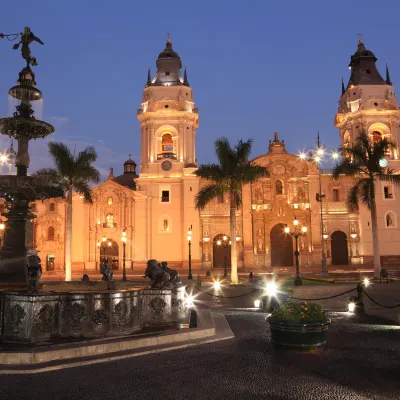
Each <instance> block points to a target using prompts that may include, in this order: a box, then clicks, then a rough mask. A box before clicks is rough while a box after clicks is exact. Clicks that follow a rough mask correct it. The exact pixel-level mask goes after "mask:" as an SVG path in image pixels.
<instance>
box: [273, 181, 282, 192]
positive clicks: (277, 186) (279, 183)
mask: <svg viewBox="0 0 400 400" xmlns="http://www.w3.org/2000/svg"><path fill="white" fill-rule="evenodd" d="M275 192H276V194H283V185H282V181H276V183H275Z"/></svg>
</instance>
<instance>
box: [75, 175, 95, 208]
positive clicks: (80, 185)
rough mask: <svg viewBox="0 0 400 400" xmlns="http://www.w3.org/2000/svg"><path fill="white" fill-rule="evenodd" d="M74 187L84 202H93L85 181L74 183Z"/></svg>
mask: <svg viewBox="0 0 400 400" xmlns="http://www.w3.org/2000/svg"><path fill="white" fill-rule="evenodd" d="M74 189H75V190H76V191H77V192H78V193H79V194H81V195H83V198H84V200H85V202H86V203H90V204H92V203H93V199H92V194H91V191H90V187H89V184H88V183H87V182H84V181H81V182H77V183H75V184H74Z"/></svg>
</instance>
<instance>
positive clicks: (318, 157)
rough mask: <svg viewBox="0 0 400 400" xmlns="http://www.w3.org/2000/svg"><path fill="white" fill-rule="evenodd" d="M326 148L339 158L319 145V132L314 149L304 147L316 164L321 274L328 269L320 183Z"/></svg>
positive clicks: (325, 272) (336, 153)
mask: <svg viewBox="0 0 400 400" xmlns="http://www.w3.org/2000/svg"><path fill="white" fill-rule="evenodd" d="M327 150H330V151H332V153H331V154H330V156H331V158H332V159H333V160H337V159H338V158H339V153H338V152H337V151H336V150H332V149H327V148H324V147H323V146H322V145H321V142H320V139H319V132H318V136H317V148H315V149H305V151H309V152H310V153H309V154H310V158H309V160H313V161H314V162H315V164H316V165H317V166H318V193H316V200H317V201H318V202H319V205H320V225H321V226H320V229H321V276H328V270H327V268H326V255H325V238H324V214H323V207H322V199H323V198H324V197H326V194H325V193H322V183H321V162H322V161H323V158H324V156H325V153H326V151H327ZM305 151H303V152H302V153H300V155H299V157H300V158H301V159H302V160H305V159H306V154H305Z"/></svg>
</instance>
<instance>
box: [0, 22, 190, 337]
mask: <svg viewBox="0 0 400 400" xmlns="http://www.w3.org/2000/svg"><path fill="white" fill-rule="evenodd" d="M3 37H8V38H11V40H16V39H17V38H20V42H19V43H18V44H15V45H14V49H18V48H19V46H20V45H22V57H23V58H24V59H25V61H26V67H24V68H23V69H22V70H21V72H20V73H19V78H18V81H17V85H16V86H14V87H12V88H11V89H10V91H9V94H10V96H12V97H13V98H14V99H17V101H18V102H19V104H18V105H17V106H16V112H15V113H14V115H13V116H12V117H9V118H1V119H0V133H1V134H3V135H7V136H10V137H11V138H14V139H15V140H16V141H17V143H18V151H17V154H16V158H15V165H16V168H17V174H16V175H3V176H0V197H1V198H4V199H5V200H6V206H7V210H8V211H7V212H6V213H3V214H2V215H3V216H5V217H7V224H6V229H5V235H4V243H3V247H2V248H1V250H0V285H1V287H2V289H3V291H1V292H0V321H1V322H0V340H1V343H3V344H12V345H15V344H16V343H22V344H38V343H43V342H45V343H48V344H54V343H55V342H57V340H58V341H59V340H60V338H63V339H67V340H73V339H74V338H77V337H79V338H82V337H84V338H94V337H103V336H105V335H118V334H126V333H133V332H136V331H138V330H140V329H142V327H146V326H158V327H159V326H165V325H171V324H174V323H178V324H179V323H185V322H187V319H188V312H187V310H186V309H185V305H184V293H185V286H183V285H182V284H181V283H180V281H179V279H177V273H176V271H172V270H170V269H169V268H167V266H166V263H165V265H164V266H163V268H164V270H163V269H161V267H160V268H158V267H157V265H158V264H157V261H156V260H150V261H151V263H150V264H149V265H150V266H151V268H150V270H149V271H150V272H149V277H151V279H152V280H153V284H152V286H151V288H145V287H144V285H143V287H135V286H132V285H126V282H120V285H114V284H113V285H107V289H106V290H105V288H104V285H103V283H102V282H93V285H88V284H87V283H84V282H81V283H80V284H78V286H77V283H76V282H74V283H72V282H68V283H65V285H64V286H63V288H62V290H58V291H57V289H56V288H54V287H53V288H51V290H50V291H39V279H40V275H41V265H40V258H39V256H38V255H37V251H36V250H33V249H32V248H27V245H26V244H27V243H28V242H32V239H30V238H29V236H30V232H29V230H28V229H27V225H28V222H29V221H30V220H32V219H33V218H35V215H33V214H32V213H31V212H30V210H29V203H30V202H32V201H35V200H38V199H45V198H50V197H58V196H62V195H63V191H62V189H61V187H60V185H59V183H58V182H56V181H54V180H52V179H51V178H48V177H35V176H28V175H27V171H28V167H29V162H30V160H29V152H28V146H29V141H30V140H32V139H34V140H35V139H40V138H45V137H46V136H48V135H50V134H51V133H53V132H54V127H53V126H52V125H50V124H48V123H47V122H45V121H40V120H37V119H35V116H34V110H33V108H32V103H34V102H35V101H38V100H41V99H42V97H43V96H42V93H41V91H40V90H39V89H37V88H36V82H35V74H34V73H33V71H32V69H31V66H36V65H37V61H36V58H34V57H32V56H31V51H30V48H29V45H30V44H31V43H32V42H33V41H36V42H38V43H40V44H43V42H42V41H41V40H40V39H38V38H37V37H36V36H34V35H33V33H32V32H31V31H30V29H29V28H25V29H24V32H23V33H21V34H15V35H4V34H0V38H3ZM28 247H33V246H28ZM150 261H149V262H150ZM154 263H155V264H154ZM160 274H161V275H160ZM171 274H172V275H171ZM159 276H161V277H163V279H162V281H159V280H157V277H159ZM170 276H172V277H173V279H172V278H170ZM110 279H111V280H112V277H110ZM171 281H173V282H172V283H171ZM111 283H116V282H111ZM46 286H47V285H46Z"/></svg>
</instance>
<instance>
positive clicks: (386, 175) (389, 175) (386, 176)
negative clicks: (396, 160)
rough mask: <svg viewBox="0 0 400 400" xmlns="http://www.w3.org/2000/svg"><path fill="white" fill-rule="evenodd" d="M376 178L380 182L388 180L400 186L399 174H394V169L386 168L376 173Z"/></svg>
mask: <svg viewBox="0 0 400 400" xmlns="http://www.w3.org/2000/svg"><path fill="white" fill-rule="evenodd" d="M378 179H379V180H380V181H382V182H390V183H393V184H394V185H398V186H400V174H396V173H395V171H394V170H392V169H388V170H387V171H386V172H382V173H380V174H379V175H378Z"/></svg>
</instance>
